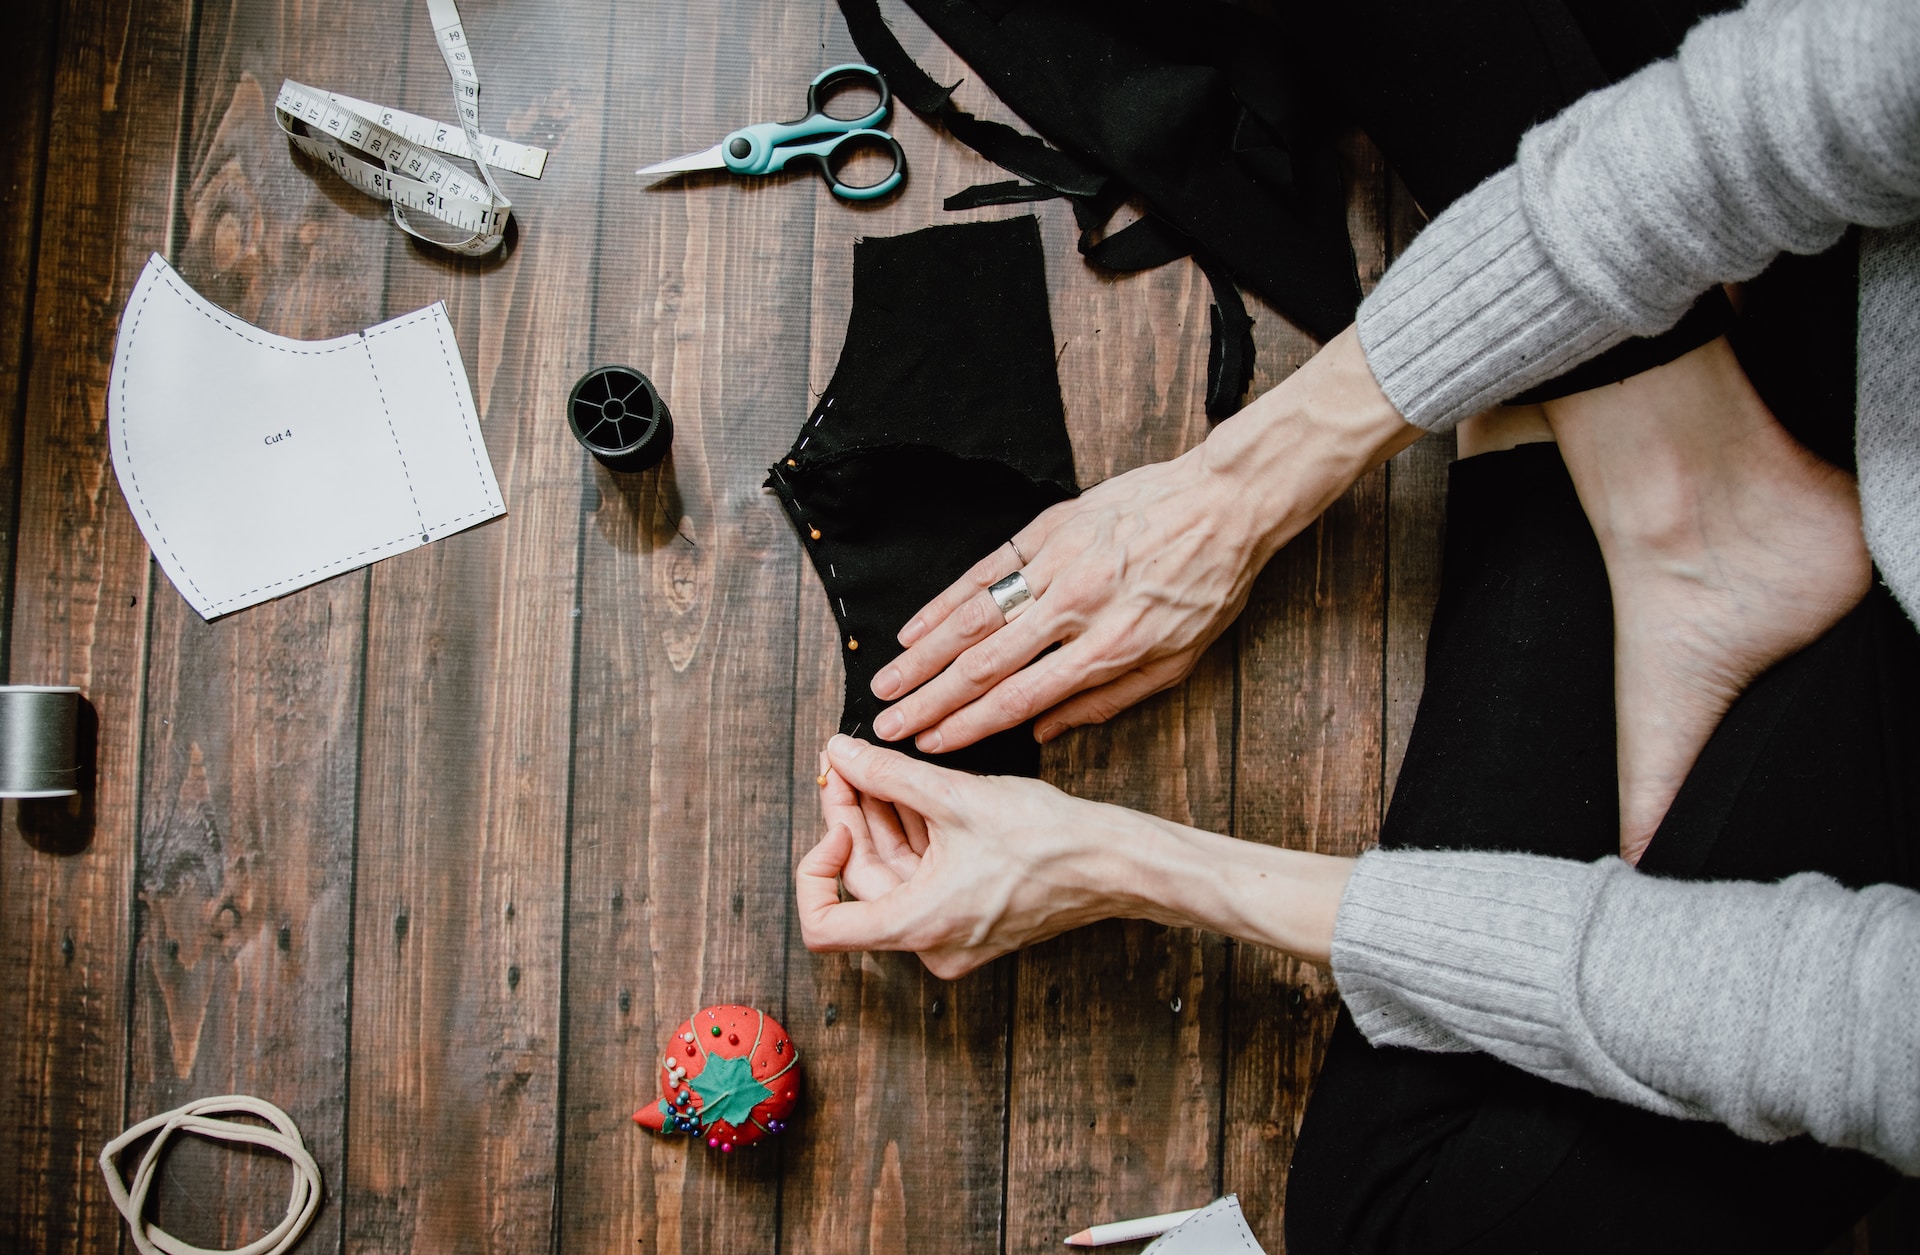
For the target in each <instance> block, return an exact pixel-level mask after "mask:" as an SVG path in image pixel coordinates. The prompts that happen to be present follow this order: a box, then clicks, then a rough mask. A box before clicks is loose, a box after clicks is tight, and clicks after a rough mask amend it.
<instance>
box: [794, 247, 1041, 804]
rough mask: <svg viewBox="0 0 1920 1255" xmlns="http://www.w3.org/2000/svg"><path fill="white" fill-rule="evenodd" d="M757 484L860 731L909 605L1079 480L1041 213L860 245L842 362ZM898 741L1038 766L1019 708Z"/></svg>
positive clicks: (866, 727)
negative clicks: (832, 625) (815, 613)
mask: <svg viewBox="0 0 1920 1255" xmlns="http://www.w3.org/2000/svg"><path fill="white" fill-rule="evenodd" d="M767 486H768V487H770V488H772V489H773V490H774V491H775V492H776V493H777V494H779V497H780V501H781V504H782V505H783V506H785V508H786V510H787V514H788V517H790V518H791V519H792V520H793V523H794V526H795V527H796V528H797V529H799V533H800V537H801V543H802V544H803V545H804V546H805V547H806V549H807V554H808V557H810V558H811V559H812V561H813V566H814V571H815V573H816V574H817V575H819V577H820V582H821V585H822V586H823V587H824V588H825V590H826V594H827V600H828V602H829V603H830V605H831V606H832V608H833V614H834V619H835V621H836V622H837V624H838V625H839V631H840V657H841V660H842V662H844V663H845V665H846V680H847V687H846V699H845V704H844V706H843V708H842V711H841V715H840V730H841V731H842V732H845V733H847V734H849V735H853V736H865V737H867V738H869V739H871V738H872V736H873V720H874V716H876V715H877V714H879V713H880V711H881V710H882V709H884V708H885V707H886V706H887V705H888V704H889V703H887V702H883V701H881V700H879V699H878V698H876V697H874V696H873V690H872V688H871V687H870V686H871V684H872V681H873V677H874V676H875V675H876V674H877V673H878V672H879V671H880V669H881V668H882V667H884V666H885V665H886V664H887V663H889V662H891V661H893V659H895V658H897V657H899V656H900V654H901V652H902V651H901V648H900V645H899V643H898V641H897V640H896V635H897V633H898V632H899V631H900V628H901V626H902V625H903V624H905V622H906V621H907V619H908V617H909V616H911V615H912V613H913V612H914V611H916V610H918V609H919V608H920V607H921V606H923V605H925V604H926V603H927V602H928V601H931V600H932V599H933V598H934V596H935V595H936V594H938V593H939V592H940V591H941V590H942V589H944V588H946V587H947V586H948V585H949V584H951V583H952V582H953V581H954V580H956V579H958V578H959V577H960V576H961V575H962V574H964V573H965V572H966V570H967V568H969V567H971V566H972V565H973V564H974V563H975V562H977V561H979V559H980V557H981V555H983V554H986V553H989V552H991V551H992V550H993V548H994V546H996V545H999V544H1003V543H1005V542H1006V540H1007V538H1008V537H1010V536H1012V535H1013V534H1014V533H1015V532H1017V531H1018V530H1020V528H1022V527H1024V526H1025V525H1026V524H1027V523H1028V522H1030V521H1032V519H1033V517H1034V516H1035V515H1036V514H1038V513H1040V512H1041V511H1042V510H1044V509H1046V508H1047V507H1048V506H1050V505H1053V504H1054V503H1055V502H1058V501H1063V500H1065V499H1067V498H1069V497H1072V496H1073V495H1075V494H1076V493H1077V492H1078V488H1077V486H1076V484H1075V480H1074V471H1073V449H1072V446H1071V445H1069V444H1068V442H1067V428H1066V416H1065V412H1064V411H1063V410H1062V408H1061V404H1060V381H1059V378H1058V376H1057V375H1056V374H1055V370H1054V342H1053V325H1052V322H1051V321H1050V320H1049V318H1048V315H1047V286H1046V273H1045V267H1044V259H1043V258H1042V256H1041V252H1040V231H1039V225H1038V223H1037V222H1036V221H1035V220H1034V219H1033V218H1032V217H1022V218H1011V219H1007V220H1004V221H1000V222H980V223H968V224H963V225H955V226H940V227H930V228H928V229H926V230H924V231H916V232H914V233H912V234H910V235H901V236H894V237H892V238H889V239H866V240H862V241H860V242H859V243H858V244H857V245H855V246H854V257H853V316H852V318H851V320H850V321H849V322H848V324H847V338H846V342H845V344H844V346H843V347H842V348H841V351H840V362H839V365H838V366H837V367H836V368H835V370H834V374H833V380H832V382H830V383H829V384H828V385H827V390H826V392H825V393H824V394H823V395H822V396H821V398H820V400H819V402H818V403H817V404H816V405H815V406H814V408H813V412H812V413H811V414H809V415H808V416H807V420H806V422H805V424H804V425H802V427H801V429H800V434H799V437H798V438H797V439H796V440H795V442H794V445H793V448H792V449H790V450H789V451H788V453H787V455H786V457H785V458H783V459H782V460H781V461H780V462H779V463H777V464H776V465H775V466H774V467H773V468H772V470H771V472H770V474H769V476H768V479H767ZM815 531H818V532H819V536H818V538H815V536H814V532H815ZM850 642H858V648H853V647H852V646H851V645H850ZM896 748H898V749H901V750H903V751H905V752H907V753H910V754H915V755H917V756H921V757H928V758H930V759H932V760H933V761H937V762H939V763H941V764H943V765H945V766H949V767H955V768H959V769H962V770H967V771H979V772H989V773H993V774H998V775H1028V776H1030V775H1034V774H1036V773H1037V772H1038V771H1039V768H1040V747H1039V746H1038V745H1037V744H1035V742H1034V740H1033V733H1032V726H1031V724H1023V725H1021V726H1020V727H1018V728H1013V729H1010V730H1008V731H1006V732H1002V733H999V734H997V735H995V736H991V737H988V738H987V739H985V740H983V741H980V742H978V743H977V744H974V745H971V746H968V747H966V748H965V749H961V750H955V751H953V752H952V753H947V754H940V755H920V753H919V751H918V750H916V749H915V748H914V747H913V745H912V743H911V742H910V741H903V742H899V743H898V744H897V745H896Z"/></svg>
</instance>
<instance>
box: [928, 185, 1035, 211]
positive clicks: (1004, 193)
mask: <svg viewBox="0 0 1920 1255" xmlns="http://www.w3.org/2000/svg"><path fill="white" fill-rule="evenodd" d="M1063 195H1065V193H1063V192H1061V191H1060V190H1059V189H1058V188H1053V187H1045V186H1043V185H1041V184H1039V183H1022V182H1021V181H1020V180H1018V179H1010V180H1008V181H1007V182H1005V183H976V184H974V185H973V186H972V187H968V188H962V189H961V190H960V191H957V192H955V193H954V194H953V195H951V196H949V197H947V198H946V199H945V200H944V201H941V202H940V207H941V208H942V209H978V208H980V207H981V206H982V205H1024V204H1026V203H1027V202H1029V201H1036V200H1056V199H1058V198H1059V197H1061V196H1063Z"/></svg>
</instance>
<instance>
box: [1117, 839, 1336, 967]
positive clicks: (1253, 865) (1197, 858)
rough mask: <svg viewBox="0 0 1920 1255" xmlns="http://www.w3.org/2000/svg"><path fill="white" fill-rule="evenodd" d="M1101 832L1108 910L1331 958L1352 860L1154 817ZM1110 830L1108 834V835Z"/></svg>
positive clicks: (1313, 959)
mask: <svg viewBox="0 0 1920 1255" xmlns="http://www.w3.org/2000/svg"><path fill="white" fill-rule="evenodd" d="M1126 814H1128V815H1135V816H1136V818H1135V821H1134V822H1133V823H1130V824H1129V827H1132V828H1134V831H1130V832H1126V833H1123V834H1103V835H1102V837H1101V838H1100V839H1099V843H1098V848H1099V853H1098V855H1097V856H1096V857H1097V858H1098V859H1099V860H1100V863H1101V870H1100V872H1099V873H1098V874H1100V875H1101V876H1102V877H1103V878H1104V881H1105V889H1106V893H1107V896H1108V900H1109V905H1108V908H1107V909H1106V910H1105V911H1103V912H1102V913H1103V914H1108V915H1120V916H1126V917H1130V918H1135V919H1151V920H1154V921H1156V922H1158V923H1162V924H1169V925H1174V926H1177V927H1188V928H1205V929H1208V930H1210V931H1212V932H1217V933H1222V934H1224V935H1226V936H1229V937H1233V938H1236V939H1237V940H1240V941H1248V942H1252V943H1253V944H1255V945H1262V946H1268V947H1271V948H1272V949H1275V950H1280V951H1283V952H1285V953H1287V954H1290V955H1293V956H1294V957H1295V958H1299V959H1304V960H1306V961H1308V962H1310V963H1321V964H1324V963H1326V962H1327V956H1328V953H1329V950H1330V948H1331V946H1332V944H1333V925H1334V918H1335V916H1336V915H1337V914H1338V913H1339V910H1340V899H1341V895H1342V894H1343V893H1344V892H1345V891H1346V885H1347V877H1348V876H1349V875H1350V874H1351V873H1352V871H1353V864H1354V860H1352V859H1350V858H1333V857H1330V856H1328V855H1325V854H1309V853H1307V852H1305V851H1302V850H1286V849H1281V848H1278V847H1276V846H1270V845H1260V844H1258V843H1256V842H1252V841H1239V840H1236V839H1234V838H1232V837H1223V836H1220V835H1219V834H1218V833H1212V832H1204V831H1202V830H1200V829H1198V828H1189V827H1186V826H1184V825H1182V824H1176V823H1172V822H1170V821H1168V820H1164V819H1158V818H1156V817H1154V816H1151V815H1137V814H1136V813H1135V812H1126ZM1109 836H1111V837H1112V839H1109Z"/></svg>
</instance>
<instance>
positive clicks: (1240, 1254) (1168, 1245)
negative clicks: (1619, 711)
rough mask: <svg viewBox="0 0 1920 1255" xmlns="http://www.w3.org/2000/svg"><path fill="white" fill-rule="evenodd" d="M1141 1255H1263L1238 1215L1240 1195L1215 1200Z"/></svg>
mask: <svg viewBox="0 0 1920 1255" xmlns="http://www.w3.org/2000/svg"><path fill="white" fill-rule="evenodd" d="M1141 1255H1267V1253H1266V1250H1265V1248H1263V1247H1262V1246H1261V1245H1260V1240H1259V1239H1258V1238H1256V1237H1254V1236H1253V1230H1252V1229H1249V1228H1248V1227H1247V1218H1246V1217H1245V1216H1243V1215H1241V1214H1240V1196H1239V1195H1238V1194H1229V1195H1227V1196H1226V1197H1225V1198H1216V1199H1214V1200H1213V1201H1212V1202H1211V1203H1208V1204H1207V1205H1206V1206H1205V1207H1202V1208H1201V1209H1200V1210H1199V1211H1197V1212H1195V1213H1194V1214H1193V1215H1191V1216H1189V1217H1187V1218H1186V1219H1185V1220H1184V1221H1182V1222H1181V1223H1180V1224H1179V1226H1178V1227H1177V1228H1173V1229H1169V1230H1167V1231H1166V1232H1165V1233H1163V1234H1161V1235H1160V1236H1159V1237H1157V1238H1155V1239H1154V1240H1153V1245H1152V1246H1149V1247H1148V1248H1147V1249H1146V1250H1144V1251H1142V1252H1141Z"/></svg>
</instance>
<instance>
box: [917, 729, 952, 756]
mask: <svg viewBox="0 0 1920 1255" xmlns="http://www.w3.org/2000/svg"><path fill="white" fill-rule="evenodd" d="M946 743H947V738H946V737H944V736H942V735H941V734H940V733H939V732H938V731H933V732H922V733H921V734H920V738H919V739H918V740H917V741H915V742H914V744H915V745H918V746H919V747H920V748H921V749H923V750H925V751H926V752H927V753H929V754H937V753H939V751H940V747H941V746H942V745H945V744H946Z"/></svg>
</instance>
